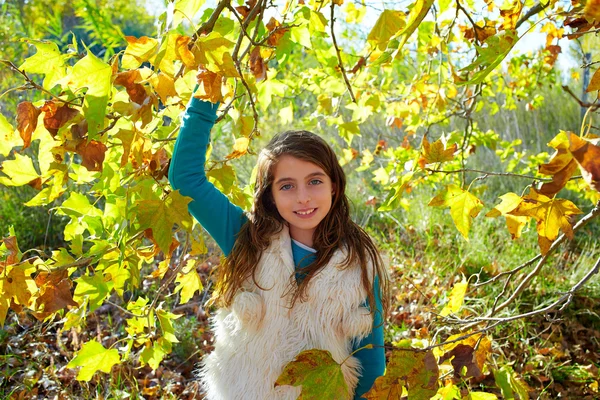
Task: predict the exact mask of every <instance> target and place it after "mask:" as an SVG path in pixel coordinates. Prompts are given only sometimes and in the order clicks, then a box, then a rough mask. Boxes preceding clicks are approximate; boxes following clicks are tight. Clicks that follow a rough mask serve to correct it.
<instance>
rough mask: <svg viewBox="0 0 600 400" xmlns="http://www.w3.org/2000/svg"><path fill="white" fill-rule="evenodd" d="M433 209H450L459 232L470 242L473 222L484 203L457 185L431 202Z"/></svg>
mask: <svg viewBox="0 0 600 400" xmlns="http://www.w3.org/2000/svg"><path fill="white" fill-rule="evenodd" d="M429 206H431V207H450V215H451V216H452V220H453V221H454V224H455V225H456V228H457V229H458V231H459V232H460V233H461V234H462V235H463V237H464V238H465V239H466V240H469V229H471V220H472V219H473V218H475V217H476V216H477V215H478V214H479V211H481V208H482V207H483V203H482V202H481V200H479V199H478V198H477V197H475V196H474V195H472V194H471V193H469V192H467V191H466V190H463V189H461V188H460V187H458V186H456V185H448V186H447V187H446V189H445V190H444V191H442V193H440V194H438V195H437V196H435V197H434V198H433V199H431V201H430V202H429Z"/></svg>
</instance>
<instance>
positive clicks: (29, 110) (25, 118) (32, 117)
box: [17, 101, 41, 149]
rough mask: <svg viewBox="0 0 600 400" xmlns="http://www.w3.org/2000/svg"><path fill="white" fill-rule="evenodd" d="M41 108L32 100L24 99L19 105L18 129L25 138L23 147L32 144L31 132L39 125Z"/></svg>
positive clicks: (22, 137)
mask: <svg viewBox="0 0 600 400" xmlns="http://www.w3.org/2000/svg"><path fill="white" fill-rule="evenodd" d="M40 112H41V111H40V110H39V109H38V108H37V107H36V106H34V105H33V104H32V103H31V102H30V101H23V102H21V103H19V104H18V105H17V130H18V131H19V135H21V139H23V148H24V149H26V148H28V147H29V145H30V144H31V134H32V133H33V131H35V128H36V127H37V120H38V116H39V115H40Z"/></svg>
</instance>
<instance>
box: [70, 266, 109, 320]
mask: <svg viewBox="0 0 600 400" xmlns="http://www.w3.org/2000/svg"><path fill="white" fill-rule="evenodd" d="M75 283H76V285H77V286H75V293H74V295H73V296H74V300H75V301H77V302H79V303H82V304H83V303H84V302H87V304H89V307H90V312H93V311H94V310H96V309H97V308H98V307H100V306H101V305H102V303H103V302H104V299H106V297H107V296H108V293H109V289H108V284H107V283H106V282H105V281H104V277H103V276H102V274H100V273H97V274H94V275H83V276H80V277H79V278H77V279H75Z"/></svg>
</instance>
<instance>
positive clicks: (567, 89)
mask: <svg viewBox="0 0 600 400" xmlns="http://www.w3.org/2000/svg"><path fill="white" fill-rule="evenodd" d="M561 87H562V88H563V90H564V91H565V92H567V93H569V94H570V95H571V97H573V98H574V99H575V101H576V102H577V103H579V106H580V107H583V108H591V109H592V110H595V109H597V108H600V104H598V103H588V102H584V101H582V100H581V99H580V98H579V97H577V96H576V95H575V93H573V91H572V90H571V88H570V87H568V86H567V85H562V86H561Z"/></svg>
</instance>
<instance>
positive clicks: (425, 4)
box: [394, 0, 434, 56]
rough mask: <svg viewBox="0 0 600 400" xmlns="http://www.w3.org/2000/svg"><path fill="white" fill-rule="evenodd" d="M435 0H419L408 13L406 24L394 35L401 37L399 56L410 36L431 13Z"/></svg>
mask: <svg viewBox="0 0 600 400" xmlns="http://www.w3.org/2000/svg"><path fill="white" fill-rule="evenodd" d="M433 2H434V0H417V1H416V2H415V3H413V5H412V8H411V10H410V14H408V19H407V21H406V25H405V26H404V27H403V28H402V29H401V30H400V32H398V33H397V34H396V35H394V38H400V45H399V46H398V52H397V53H396V54H397V56H398V55H400V50H402V47H404V45H405V44H406V42H407V41H408V39H409V38H410V36H411V35H412V34H413V33H414V32H415V30H417V28H418V27H419V25H420V24H421V22H422V21H423V19H424V18H425V16H427V14H428V13H429V9H430V8H431V6H432V5H433Z"/></svg>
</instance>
